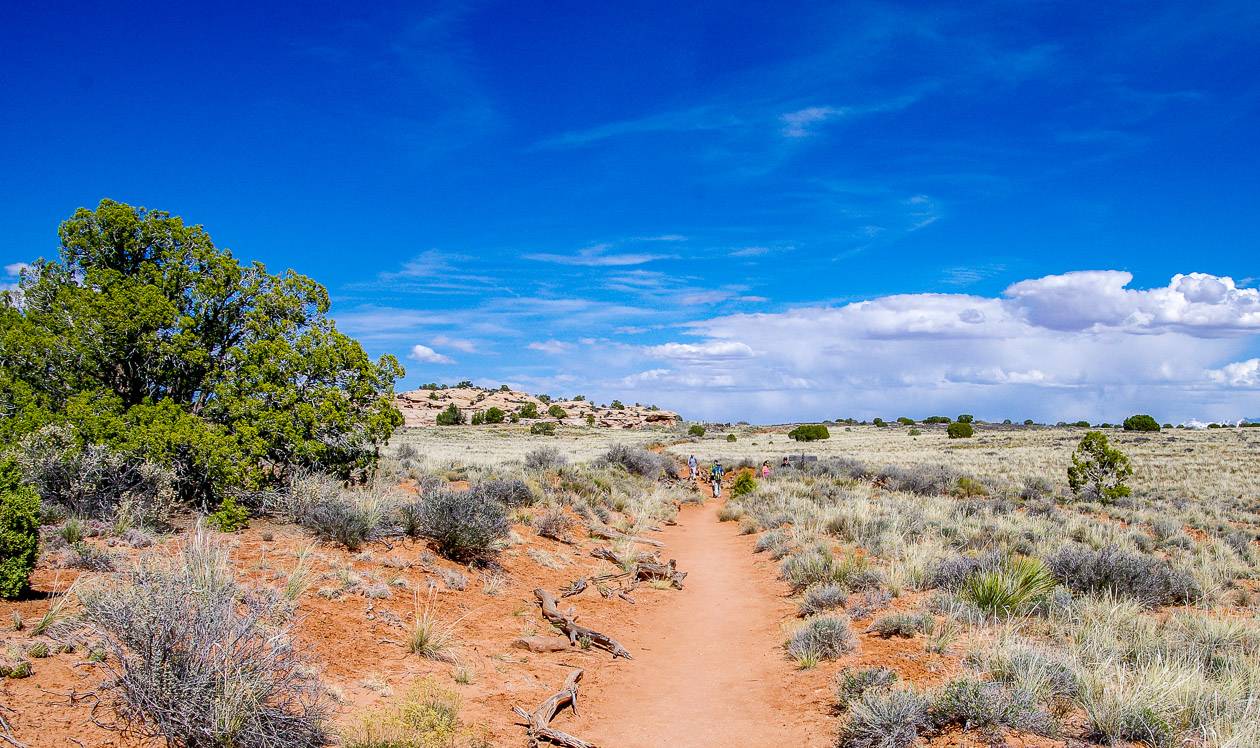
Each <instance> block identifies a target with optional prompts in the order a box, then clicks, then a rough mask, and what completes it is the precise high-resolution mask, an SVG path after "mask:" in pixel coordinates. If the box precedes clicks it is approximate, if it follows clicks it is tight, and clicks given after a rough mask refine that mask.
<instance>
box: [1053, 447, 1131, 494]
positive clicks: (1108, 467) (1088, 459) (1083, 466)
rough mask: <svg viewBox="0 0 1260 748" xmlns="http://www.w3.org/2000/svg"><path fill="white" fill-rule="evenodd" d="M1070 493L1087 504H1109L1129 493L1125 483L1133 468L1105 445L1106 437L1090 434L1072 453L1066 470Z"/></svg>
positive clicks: (1124, 458) (1121, 455) (1127, 461)
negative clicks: (1088, 502)
mask: <svg viewBox="0 0 1260 748" xmlns="http://www.w3.org/2000/svg"><path fill="white" fill-rule="evenodd" d="M1067 472H1068V485H1069V486H1070V487H1071V488H1072V493H1074V494H1076V495H1077V496H1078V497H1080V498H1082V499H1085V500H1086V501H1097V502H1100V503H1103V504H1111V503H1114V502H1116V501H1117V500H1119V499H1122V498H1124V497H1125V496H1128V495H1129V494H1130V493H1131V490H1130V489H1129V486H1128V485H1127V484H1126V483H1125V482H1124V481H1125V479H1126V478H1128V477H1129V476H1131V475H1133V466H1132V465H1131V464H1130V463H1129V458H1128V456H1126V455H1125V454H1124V453H1123V452H1121V451H1120V450H1118V449H1115V448H1113V447H1111V446H1110V445H1109V444H1108V443H1107V435H1106V434H1104V433H1103V432H1101V431H1090V432H1089V433H1087V434H1085V436H1084V437H1083V438H1082V439H1081V443H1080V444H1079V445H1078V446H1077V447H1076V451H1075V452H1073V453H1072V464H1071V465H1070V466H1069V467H1068V469H1067Z"/></svg>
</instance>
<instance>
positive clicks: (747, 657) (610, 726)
mask: <svg viewBox="0 0 1260 748" xmlns="http://www.w3.org/2000/svg"><path fill="white" fill-rule="evenodd" d="M719 505H720V502H718V501H709V502H708V503H707V504H706V505H705V506H703V507H696V506H688V507H686V508H684V509H683V511H682V513H681V514H680V516H679V520H678V521H679V524H678V525H677V526H674V527H670V528H667V529H666V531H665V532H664V533H662V534H661V535H659V536H657V537H659V538H660V539H661V540H663V541H664V542H665V543H666V548H665V552H664V553H663V554H662V555H664V556H666V557H668V558H675V559H677V560H678V565H679V568H681V569H684V570H686V571H688V572H689V575H688V577H687V584H686V589H684V590H683V591H682V592H677V593H674V594H673V595H672V596H671V597H670V598H668V599H667V600H666V601H663V604H660V605H655V606H653V607H652V609H650V610H644V611H642V616H641V617H640V616H638V615H636V616H634V617H635V618H636V619H637V621H636V624H637V625H635V626H634V629H633V631H632V632H631V633H630V635H629V636H626V637H624V638H622V639H621V641H622V643H623V644H625V645H626V646H627V647H628V648H629V649H630V651H631V652H633V653H634V660H632V661H630V662H624V661H622V662H624V664H619V665H618V666H617V667H615V668H600V671H599V673H598V676H597V678H595V679H593V680H595V681H596V682H594V683H592V684H591V685H592V686H594V688H593V689H591V691H590V692H589V696H587V697H586V698H585V699H584V701H585V703H584V704H583V705H582V709H583V716H582V719H581V722H583V723H584V724H582V725H581V727H580V729H579V730H575V731H574V732H575V733H576V734H578V735H580V736H582V737H583V738H585V739H587V740H590V741H592V742H594V743H596V744H598V745H600V746H609V747H610V748H660V746H669V747H670V748H705V747H707V746H714V747H717V746H720V747H721V748H732V747H733V746H772V745H793V746H823V745H828V744H829V741H828V740H827V738H826V737H825V735H820V734H818V733H819V732H820V731H817V730H813V729H810V728H809V727H807V726H806V725H805V724H803V722H804V721H803V720H801V711H802V709H801V707H802V705H801V704H800V703H799V702H796V699H795V698H794V697H792V696H791V695H790V694H789V693H787V691H786V690H785V689H784V687H783V686H784V683H785V682H786V681H787V680H789V679H790V678H791V674H792V665H791V663H789V662H788V661H787V660H786V659H785V658H784V656H783V651H782V649H780V648H779V647H778V645H779V643H780V642H781V640H782V638H783V634H782V631H781V629H780V621H781V620H783V618H784V616H786V615H787V614H788V611H790V609H791V608H790V605H789V604H788V603H787V602H786V601H785V600H784V598H783V592H784V591H783V590H782V589H780V585H779V584H778V583H777V582H774V581H773V576H772V574H771V573H770V572H769V570H768V569H766V568H765V567H764V566H759V565H758V564H757V560H756V559H757V557H755V556H754V555H753V554H752V552H751V545H752V542H753V541H752V539H751V538H750V537H748V536H741V535H739V534H738V532H739V529H738V525H737V523H734V522H725V523H719V522H718V520H717V508H718V506H719ZM787 690H790V689H787ZM792 702H796V703H792ZM793 713H795V715H796V716H795V718H794V717H793ZM811 733H812V735H811Z"/></svg>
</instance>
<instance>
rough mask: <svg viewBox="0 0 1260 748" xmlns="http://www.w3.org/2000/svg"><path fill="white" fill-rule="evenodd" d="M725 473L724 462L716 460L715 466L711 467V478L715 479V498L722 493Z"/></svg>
mask: <svg viewBox="0 0 1260 748" xmlns="http://www.w3.org/2000/svg"><path fill="white" fill-rule="evenodd" d="M725 473H726V471H725V470H724V469H722V463H720V462H718V461H717V460H714V461H713V467H712V468H710V469H709V480H711V481H713V498H715V499H716V498H717V497H719V496H721V495H722V476H723V475H724V474H725Z"/></svg>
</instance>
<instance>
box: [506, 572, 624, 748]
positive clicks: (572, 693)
mask: <svg viewBox="0 0 1260 748" xmlns="http://www.w3.org/2000/svg"><path fill="white" fill-rule="evenodd" d="M541 591H542V590H538V592H541ZM535 594H537V592H536V593H535ZM553 602H554V601H553ZM627 656H629V655H627ZM580 680H582V670H581V668H578V669H577V670H574V671H573V672H571V673H569V677H568V678H566V679H565V681H564V687H563V688H561V689H560V690H559V691H557V692H555V693H554V694H552V695H551V696H550V697H548V698H547V700H546V701H544V702H543V703H541V704H539V705H538V708H537V709H535V710H534V711H533V713H530V712H527V711H525V710H524V709H522V708H520V707H519V706H514V707H512V711H513V712H516V714H517V716H519V717H520V718H521V719H523V720H525V721H526V723H527V727H526V735H527V736H528V737H529V745H530V748H537V746H540V745H542V744H543V743H544V742H547V743H551V744H553V745H562V746H567V747H568V748H596V746H595V744H594V743H588V742H586V741H585V740H582V739H581V738H576V737H574V736H572V735H570V734H568V733H567V732H561V731H560V730H557V729H555V728H553V727H552V726H551V720H553V719H555V717H556V715H557V714H559V713H560V712H561V711H563V710H564V708H565V707H566V706H567V707H569V708H571V709H572V710H573V714H574V715H576V714H577V684H578V681H580Z"/></svg>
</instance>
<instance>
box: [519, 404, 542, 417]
mask: <svg viewBox="0 0 1260 748" xmlns="http://www.w3.org/2000/svg"><path fill="white" fill-rule="evenodd" d="M516 413H517V415H519V416H520V417H521V418H538V403H533V402H530V403H525V404H524V405H522V406H521V407H520V408H518V409H517V411H516Z"/></svg>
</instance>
